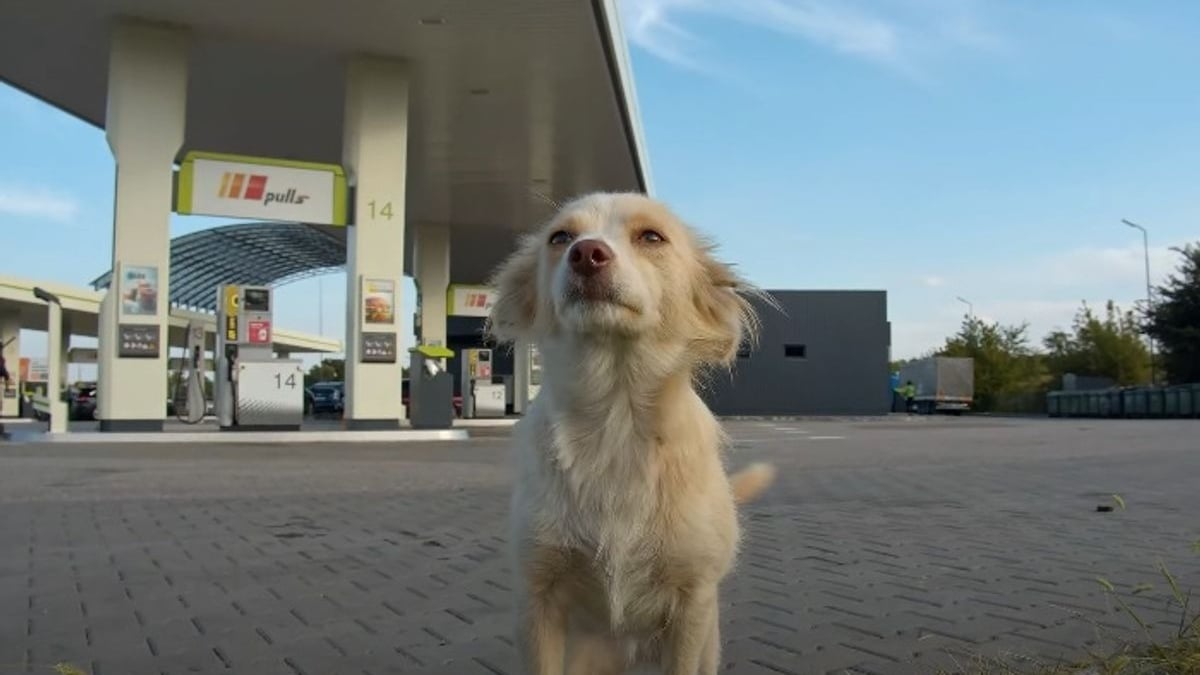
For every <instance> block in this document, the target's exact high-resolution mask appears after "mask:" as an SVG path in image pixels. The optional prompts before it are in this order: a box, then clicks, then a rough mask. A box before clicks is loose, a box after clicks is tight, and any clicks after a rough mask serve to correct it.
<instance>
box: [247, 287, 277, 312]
mask: <svg viewBox="0 0 1200 675" xmlns="http://www.w3.org/2000/svg"><path fill="white" fill-rule="evenodd" d="M242 309H243V310H244V311H247V312H269V311H271V292H270V291H268V290H266V289H263V288H247V289H246V290H245V291H243V296H242Z"/></svg>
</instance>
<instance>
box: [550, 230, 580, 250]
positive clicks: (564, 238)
mask: <svg viewBox="0 0 1200 675" xmlns="http://www.w3.org/2000/svg"><path fill="white" fill-rule="evenodd" d="M574 238H575V235H573V234H571V233H570V232H567V231H566V230H559V231H558V232H555V233H554V234H552V235H550V245H551V246H562V245H563V244H566V243H569V242H570V241H571V240H572V239H574Z"/></svg>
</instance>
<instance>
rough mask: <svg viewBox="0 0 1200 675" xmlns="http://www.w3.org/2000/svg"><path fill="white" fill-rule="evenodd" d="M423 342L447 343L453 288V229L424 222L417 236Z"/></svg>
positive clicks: (418, 287) (443, 345) (427, 343)
mask: <svg viewBox="0 0 1200 675" xmlns="http://www.w3.org/2000/svg"><path fill="white" fill-rule="evenodd" d="M416 246H417V250H416V251H415V254H416V268H417V292H419V293H420V294H421V344H424V345H437V346H439V347H445V346H446V291H447V290H448V289H449V288H450V228H449V227H448V226H445V225H420V226H418V227H417V236H416Z"/></svg>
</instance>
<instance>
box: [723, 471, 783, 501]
mask: <svg viewBox="0 0 1200 675" xmlns="http://www.w3.org/2000/svg"><path fill="white" fill-rule="evenodd" d="M773 482H775V467H774V466H772V465H770V464H763V463H754V464H751V465H750V466H747V467H746V468H744V469H742V470H741V471H739V472H737V473H735V474H733V475H732V476H730V477H729V484H730V486H732V487H733V501H734V502H735V503H737V504H745V503H747V502H751V501H754V500H755V499H756V498H757V497H758V496H759V495H761V494H762V493H763V491H765V490H766V489H767V488H768V487H770V486H771V483H773Z"/></svg>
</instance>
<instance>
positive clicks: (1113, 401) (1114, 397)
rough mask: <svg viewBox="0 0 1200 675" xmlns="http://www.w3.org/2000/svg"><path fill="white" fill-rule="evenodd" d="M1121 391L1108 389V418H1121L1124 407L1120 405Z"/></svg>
mask: <svg viewBox="0 0 1200 675" xmlns="http://www.w3.org/2000/svg"><path fill="white" fill-rule="evenodd" d="M1121 392H1122V390H1121V389H1109V390H1108V392H1107V396H1108V416H1109V417H1121V416H1122V415H1123V414H1124V406H1122V405H1121V400H1122V396H1121Z"/></svg>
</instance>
